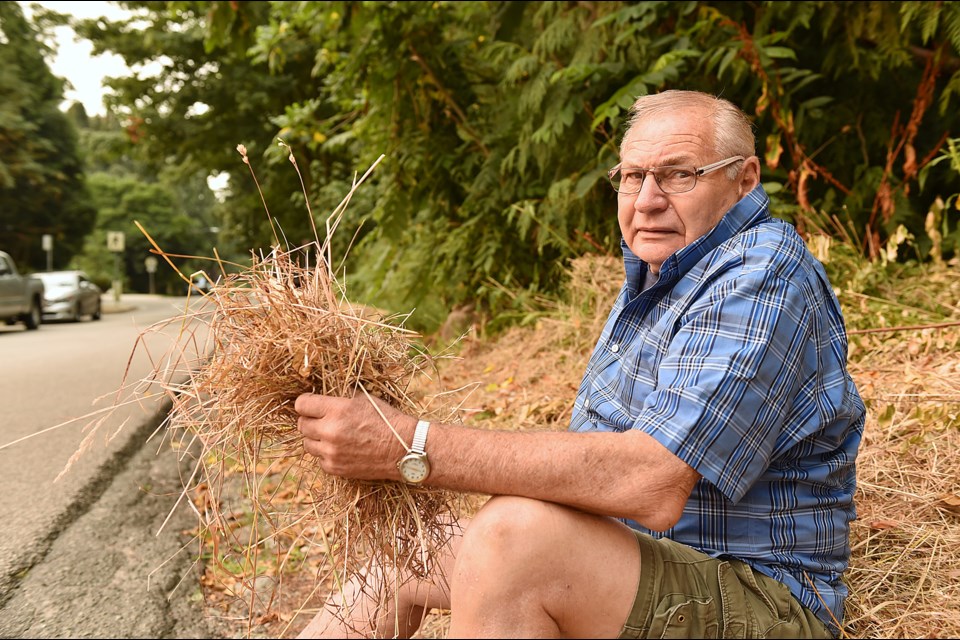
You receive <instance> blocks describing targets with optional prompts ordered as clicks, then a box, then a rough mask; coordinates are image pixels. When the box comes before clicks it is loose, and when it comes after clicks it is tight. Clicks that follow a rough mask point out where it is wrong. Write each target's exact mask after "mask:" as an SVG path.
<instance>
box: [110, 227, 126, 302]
mask: <svg viewBox="0 0 960 640" xmlns="http://www.w3.org/2000/svg"><path fill="white" fill-rule="evenodd" d="M123 241H124V236H123V231H107V250H108V251H112V252H113V300H114V302H120V290H121V289H122V288H123V279H122V278H121V277H120V254H121V253H123V245H124V242H123Z"/></svg>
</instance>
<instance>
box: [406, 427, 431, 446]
mask: <svg viewBox="0 0 960 640" xmlns="http://www.w3.org/2000/svg"><path fill="white" fill-rule="evenodd" d="M429 429H430V423H429V422H427V421H426V420H420V421H419V422H417V430H416V431H414V432H413V444H411V445H410V451H412V452H413V453H426V451H425V449H426V446H427V431H428V430H429Z"/></svg>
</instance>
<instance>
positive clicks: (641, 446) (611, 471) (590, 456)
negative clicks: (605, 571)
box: [427, 423, 700, 530]
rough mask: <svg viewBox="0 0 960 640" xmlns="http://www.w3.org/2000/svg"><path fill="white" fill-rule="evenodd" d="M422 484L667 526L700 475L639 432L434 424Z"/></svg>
mask: <svg viewBox="0 0 960 640" xmlns="http://www.w3.org/2000/svg"><path fill="white" fill-rule="evenodd" d="M427 452H428V454H429V456H430V460H431V466H432V474H431V476H430V479H429V480H428V483H429V484H431V485H433V486H437V487H442V488H445V489H451V490H455V491H463V492H469V493H485V494H493V495H517V496H524V497H528V498H536V499H539V500H547V501H550V502H558V503H561V504H566V505H569V506H572V507H576V508H578V509H581V510H583V511H588V512H591V513H596V514H601V515H608V516H615V517H626V518H630V519H633V520H636V521H637V522H640V523H641V524H643V525H644V526H646V527H648V528H650V529H657V530H662V529H667V528H669V527H670V526H672V525H673V524H674V523H675V522H676V520H677V519H678V518H679V517H680V513H681V512H682V510H683V505H684V504H685V503H686V500H687V498H688V497H689V495H690V491H691V490H692V489H693V485H694V484H695V483H696V481H697V480H698V479H699V477H700V476H699V474H697V473H696V471H694V470H693V469H691V468H690V467H689V466H688V465H686V464H685V463H684V462H682V461H681V460H679V459H678V458H676V457H675V456H674V455H673V454H671V453H670V452H669V451H667V450H666V449H665V448H664V447H663V446H662V445H660V444H659V443H658V442H657V441H655V440H654V439H653V438H651V437H650V436H648V435H647V434H645V433H641V432H634V431H630V432H626V433H590V434H584V433H571V432H513V431H487V430H482V429H473V428H468V427H462V426H457V425H446V424H439V423H436V424H434V425H433V426H432V428H431V431H430V442H429V444H428V447H427Z"/></svg>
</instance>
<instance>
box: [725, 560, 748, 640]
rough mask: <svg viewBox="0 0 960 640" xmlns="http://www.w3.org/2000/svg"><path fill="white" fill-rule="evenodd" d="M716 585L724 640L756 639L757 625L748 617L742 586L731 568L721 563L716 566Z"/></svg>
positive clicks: (729, 565) (727, 563)
mask: <svg viewBox="0 0 960 640" xmlns="http://www.w3.org/2000/svg"><path fill="white" fill-rule="evenodd" d="M717 584H718V585H719V586H720V608H721V614H720V615H721V616H722V618H723V637H724V638H754V637H757V624H756V620H755V619H753V616H751V615H750V609H749V605H748V604H747V598H746V596H745V595H744V593H743V586H742V585H741V584H740V579H739V578H738V577H737V573H736V571H735V570H734V568H733V566H732V565H731V564H730V563H729V562H721V563H720V564H719V565H718V566H717Z"/></svg>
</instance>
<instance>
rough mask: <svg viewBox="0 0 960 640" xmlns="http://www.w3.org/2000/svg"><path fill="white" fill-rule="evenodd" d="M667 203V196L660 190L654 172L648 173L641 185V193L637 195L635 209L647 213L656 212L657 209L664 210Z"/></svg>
mask: <svg viewBox="0 0 960 640" xmlns="http://www.w3.org/2000/svg"><path fill="white" fill-rule="evenodd" d="M666 203H667V194H665V193H664V192H663V189H661V188H660V185H659V184H658V183H657V179H656V178H655V177H654V175H653V172H652V171H651V172H649V173H647V175H646V177H644V179H643V184H641V185H640V193H638V194H637V199H636V201H635V202H634V207H636V208H637V209H642V210H645V211H650V210H653V211H656V210H657V209H662V208H663V207H664V206H665V205H666Z"/></svg>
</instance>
